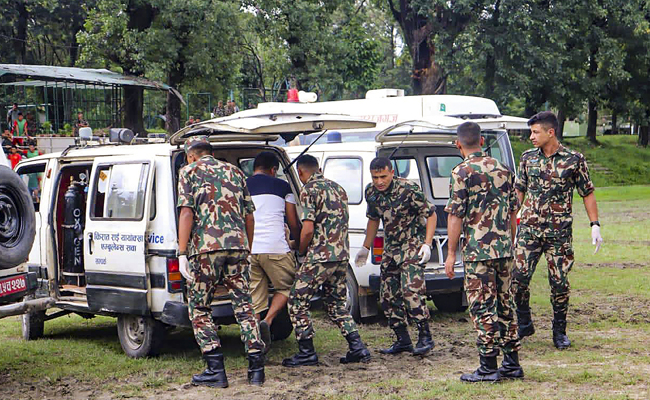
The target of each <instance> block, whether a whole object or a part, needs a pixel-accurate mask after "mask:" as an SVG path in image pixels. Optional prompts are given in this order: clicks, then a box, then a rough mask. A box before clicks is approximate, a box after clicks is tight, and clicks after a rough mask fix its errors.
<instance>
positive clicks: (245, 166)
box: [239, 158, 289, 182]
mask: <svg viewBox="0 0 650 400" xmlns="http://www.w3.org/2000/svg"><path fill="white" fill-rule="evenodd" d="M254 163H255V159H254V158H241V159H240V160H239V169H241V170H242V172H243V173H244V175H246V177H247V178H250V177H251V176H253V164H254ZM275 177H276V178H280V179H282V180H283V181H287V182H288V181H289V180H288V179H287V176H286V175H285V173H284V169H283V167H282V163H280V168H279V169H278V172H277V174H275Z"/></svg>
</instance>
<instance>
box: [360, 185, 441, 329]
mask: <svg viewBox="0 0 650 400" xmlns="http://www.w3.org/2000/svg"><path fill="white" fill-rule="evenodd" d="M365 196H366V202H367V204H368V208H367V211H366V216H367V217H368V218H369V219H371V220H375V221H376V220H379V219H381V221H382V223H383V225H384V254H383V258H382V260H381V306H382V308H383V309H384V314H385V315H386V318H388V320H389V323H390V327H391V328H392V329H398V328H400V327H405V326H407V325H408V320H411V321H413V322H415V323H420V322H422V321H427V320H428V319H429V309H428V308H427V305H426V297H425V295H426V284H425V281H424V266H423V265H420V264H419V259H420V257H418V251H419V249H420V247H421V246H422V244H423V243H424V240H425V236H426V219H427V218H428V217H430V216H431V215H432V214H433V213H434V212H435V208H434V207H433V206H432V205H431V204H429V202H428V201H427V199H426V198H425V197H424V193H422V190H420V188H419V187H418V186H417V185H416V184H414V183H410V182H409V181H407V180H406V179H403V178H397V177H395V178H393V181H392V182H391V184H390V186H389V187H388V189H386V190H385V191H383V192H382V191H379V190H377V189H376V188H375V187H374V186H372V185H371V184H370V185H368V186H367V187H366V191H365ZM407 316H408V319H407Z"/></svg>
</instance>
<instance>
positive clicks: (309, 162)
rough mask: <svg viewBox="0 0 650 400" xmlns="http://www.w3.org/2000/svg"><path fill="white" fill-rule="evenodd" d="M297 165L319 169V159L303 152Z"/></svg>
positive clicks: (308, 168) (309, 169)
mask: <svg viewBox="0 0 650 400" xmlns="http://www.w3.org/2000/svg"><path fill="white" fill-rule="evenodd" d="M296 166H297V167H298V168H303V169H306V170H308V171H316V170H318V159H316V157H314V156H310V155H309V154H303V155H301V156H300V157H298V160H297V161H296Z"/></svg>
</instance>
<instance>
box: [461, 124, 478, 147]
mask: <svg viewBox="0 0 650 400" xmlns="http://www.w3.org/2000/svg"><path fill="white" fill-rule="evenodd" d="M456 133H457V134H458V141H459V142H460V144H462V145H463V146H465V147H476V146H479V144H480V143H481V127H480V125H479V124H477V123H476V122H471V121H467V122H463V123H462V124H460V125H459V126H458V128H456Z"/></svg>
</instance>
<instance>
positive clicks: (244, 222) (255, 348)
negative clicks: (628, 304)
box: [178, 138, 264, 388]
mask: <svg viewBox="0 0 650 400" xmlns="http://www.w3.org/2000/svg"><path fill="white" fill-rule="evenodd" d="M185 154H186V157H187V162H188V165H186V166H185V167H183V168H182V169H181V170H180V171H179V173H178V174H179V180H178V207H180V216H179V224H178V225H179V226H178V248H179V252H180V255H179V257H178V260H179V264H180V265H179V267H180V272H181V273H182V274H183V277H185V279H186V281H187V284H188V288H187V289H188V290H187V293H188V301H189V314H190V320H191V321H192V328H193V329H194V337H195V338H196V341H197V343H198V344H199V347H200V348H201V352H202V353H203V358H204V359H205V361H206V363H207V368H206V369H205V371H204V372H203V373H201V374H198V375H194V376H193V377H192V383H193V384H194V385H205V386H212V387H223V388H225V387H228V378H227V377H226V371H225V368H224V362H223V354H222V353H221V343H220V341H219V336H218V335H217V327H216V326H215V324H214V322H213V320H212V309H211V307H210V305H211V303H212V298H213V295H214V292H215V289H216V286H217V282H219V281H221V280H222V281H223V284H224V285H225V286H226V288H227V289H228V292H229V293H230V299H231V301H232V306H233V310H234V312H235V318H236V319H237V322H238V323H239V327H240V329H241V338H242V341H243V342H244V344H245V347H246V352H247V353H248V362H249V367H248V382H249V383H250V384H254V385H261V384H262V383H264V355H263V353H262V350H263V349H264V342H262V340H260V333H259V326H258V323H257V320H256V319H255V315H254V313H253V306H252V300H251V294H250V289H249V268H250V267H249V264H248V261H247V257H248V255H249V252H250V246H251V243H252V241H253V228H254V224H255V221H254V217H253V212H254V211H255V206H254V205H253V201H252V200H251V197H250V194H249V193H248V189H247V188H246V177H245V176H244V173H243V172H241V171H240V170H239V169H238V168H236V167H234V166H233V165H231V164H228V163H225V162H222V161H218V160H216V159H215V158H214V157H213V156H212V147H211V146H210V143H209V142H208V140H207V139H206V138H190V139H188V140H187V141H186V142H185ZM190 238H191V240H190ZM188 242H189V246H188ZM188 247H189V248H188ZM188 260H189V261H188Z"/></svg>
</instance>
